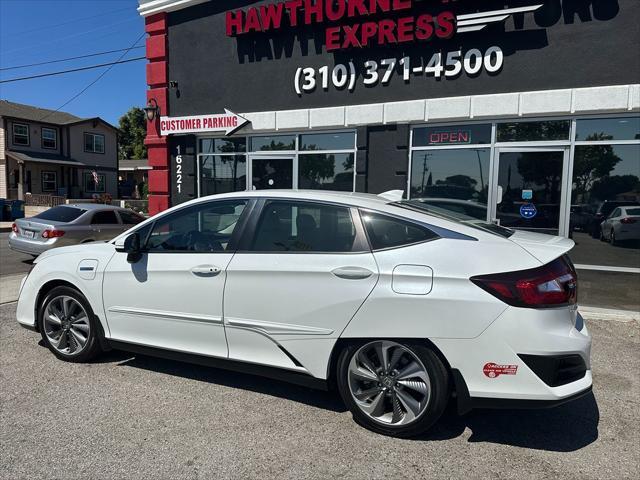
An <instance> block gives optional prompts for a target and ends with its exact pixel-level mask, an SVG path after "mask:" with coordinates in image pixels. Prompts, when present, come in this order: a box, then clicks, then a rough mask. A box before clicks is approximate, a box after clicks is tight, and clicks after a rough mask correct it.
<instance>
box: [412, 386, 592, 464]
mask: <svg viewBox="0 0 640 480" xmlns="http://www.w3.org/2000/svg"><path fill="white" fill-rule="evenodd" d="M599 422H600V411H599V409H598V404H597V402H596V399H595V397H594V396H593V393H590V394H589V395H586V396H584V397H582V398H580V399H578V400H575V401H573V402H571V403H567V404H565V405H561V406H559V407H556V408H551V409H541V410H474V411H472V412H470V413H469V414H467V415H465V416H463V417H460V416H458V415H457V413H456V411H455V409H454V408H449V409H448V410H447V411H446V412H445V414H444V415H443V416H442V418H441V419H440V421H439V422H438V423H437V424H436V425H435V426H434V427H433V428H432V429H431V430H430V431H429V432H427V434H426V435H425V436H423V437H422V438H420V440H447V439H450V438H454V437H457V436H459V435H461V434H462V433H463V432H464V430H465V428H469V430H471V436H470V437H469V442H487V443H497V444H501V445H511V446H516V447H523V448H532V449H535V450H547V451H553V452H573V451H575V450H579V449H581V448H584V447H586V446H587V445H589V444H591V443H593V442H595V441H596V440H597V438H598V424H599Z"/></svg>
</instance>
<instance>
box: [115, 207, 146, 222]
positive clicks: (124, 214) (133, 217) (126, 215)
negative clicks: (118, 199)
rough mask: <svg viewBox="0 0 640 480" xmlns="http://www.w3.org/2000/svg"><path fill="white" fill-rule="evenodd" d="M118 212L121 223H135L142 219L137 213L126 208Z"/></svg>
mask: <svg viewBox="0 0 640 480" xmlns="http://www.w3.org/2000/svg"><path fill="white" fill-rule="evenodd" d="M118 213H119V214H120V218H121V219H122V223H124V224H125V225H137V224H138V223H140V222H142V221H143V220H144V217H142V216H140V215H138V214H137V213H133V212H128V211H127V210H120V211H119V212H118Z"/></svg>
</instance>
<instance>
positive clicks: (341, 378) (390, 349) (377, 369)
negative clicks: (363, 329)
mask: <svg viewBox="0 0 640 480" xmlns="http://www.w3.org/2000/svg"><path fill="white" fill-rule="evenodd" d="M337 384H338V389H339V391H340V394H341V396H342V399H343V400H344V402H345V404H346V405H347V406H348V407H349V409H350V410H351V413H352V414H353V417H354V419H355V420H356V422H358V423H359V424H360V425H362V426H364V427H366V428H368V429H369V430H372V431H374V432H378V433H382V434H385V435H390V436H395V437H412V436H416V435H418V434H420V433H422V432H424V431H426V430H427V429H428V428H429V427H431V426H432V425H433V424H434V423H435V422H436V421H437V420H438V419H439V418H440V416H441V415H442V412H443V411H444V409H445V408H446V405H447V399H448V397H449V387H448V373H447V370H446V367H445V366H444V365H443V363H442V361H441V360H440V359H439V358H438V356H437V355H436V354H435V353H434V352H433V351H432V350H431V349H429V348H427V347H426V346H425V345H421V344H419V343H409V342H396V341H391V340H375V341H372V342H368V343H365V344H358V345H350V346H348V347H346V348H345V349H344V350H343V351H342V353H341V355H340V358H339V359H338V367H337Z"/></svg>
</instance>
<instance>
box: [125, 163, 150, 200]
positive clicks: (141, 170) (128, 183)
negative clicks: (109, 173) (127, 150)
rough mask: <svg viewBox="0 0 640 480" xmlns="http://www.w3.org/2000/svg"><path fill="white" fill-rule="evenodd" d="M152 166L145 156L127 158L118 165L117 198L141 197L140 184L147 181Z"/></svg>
mask: <svg viewBox="0 0 640 480" xmlns="http://www.w3.org/2000/svg"><path fill="white" fill-rule="evenodd" d="M151 169H152V167H150V166H149V162H148V160H147V159H146V158H143V159H133V158H127V159H124V160H120V163H119V165H118V186H119V195H118V197H119V198H142V196H143V191H142V190H143V188H142V185H143V184H146V183H147V181H148V176H149V175H148V172H149V170H151Z"/></svg>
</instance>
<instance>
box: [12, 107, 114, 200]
mask: <svg viewBox="0 0 640 480" xmlns="http://www.w3.org/2000/svg"><path fill="white" fill-rule="evenodd" d="M27 193H31V194H34V195H35V194H45V195H58V196H63V197H67V198H91V197H92V196H93V195H94V194H101V193H108V194H111V195H112V196H113V197H117V194H118V130H117V128H116V127H114V126H113V125H111V124H109V123H108V122H106V121H104V120H103V119H101V118H99V117H94V118H79V117H76V116H75V115H71V114H70V113H66V112H57V111H54V110H46V109H43V108H38V107H33V106H30V105H23V104H20V103H14V102H9V101H7V100H0V198H7V199H18V200H24V198H25V195H26V194H27Z"/></svg>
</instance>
